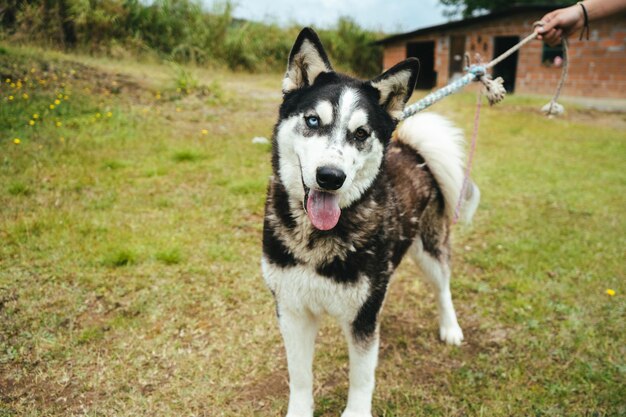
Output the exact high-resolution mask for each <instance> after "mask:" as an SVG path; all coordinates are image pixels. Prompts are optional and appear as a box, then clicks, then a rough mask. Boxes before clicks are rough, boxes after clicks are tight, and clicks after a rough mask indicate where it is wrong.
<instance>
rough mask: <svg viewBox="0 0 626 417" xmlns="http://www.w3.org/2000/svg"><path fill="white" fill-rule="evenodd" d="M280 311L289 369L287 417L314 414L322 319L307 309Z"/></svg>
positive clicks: (311, 416) (304, 416)
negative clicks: (316, 353)
mask: <svg viewBox="0 0 626 417" xmlns="http://www.w3.org/2000/svg"><path fill="white" fill-rule="evenodd" d="M279 314H280V317H279V322H280V331H281V333H282V335H283V340H284V342H285V350H286V351H287V367H288V368H289V408H288V410H287V417H313V352H314V350H315V337H316V335H317V331H318V328H319V318H318V317H315V316H313V315H312V314H310V313H307V312H304V311H301V312H293V311H280V313H279Z"/></svg>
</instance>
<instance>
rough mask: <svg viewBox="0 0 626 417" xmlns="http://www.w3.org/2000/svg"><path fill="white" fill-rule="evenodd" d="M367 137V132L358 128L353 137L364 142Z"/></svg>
mask: <svg viewBox="0 0 626 417" xmlns="http://www.w3.org/2000/svg"><path fill="white" fill-rule="evenodd" d="M368 136H369V133H367V131H366V130H365V129H362V128H358V129H357V130H356V131H355V132H354V137H355V138H356V139H357V140H365V139H367V138H368Z"/></svg>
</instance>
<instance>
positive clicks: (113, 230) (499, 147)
mask: <svg viewBox="0 0 626 417" xmlns="http://www.w3.org/2000/svg"><path fill="white" fill-rule="evenodd" d="M6 51H7V54H8V56H9V57H10V58H11V60H10V61H2V62H10V63H15V67H13V66H12V64H2V65H3V67H2V69H3V71H2V72H3V73H6V74H12V73H16V74H17V73H19V74H20V76H21V77H24V76H25V75H26V74H27V73H28V72H29V71H30V69H31V68H33V67H34V68H35V69H36V71H37V72H36V73H37V74H39V73H40V71H42V68H43V66H42V64H43V63H45V62H48V61H50V62H51V63H53V64H54V65H52V66H51V68H54V71H50V72H49V73H48V74H47V75H45V77H46V79H47V80H50V81H48V82H47V84H46V85H45V86H42V85H39V84H37V85H35V86H33V87H32V88H30V87H28V88H27V87H23V90H24V91H27V93H28V94H29V99H28V100H23V99H22V100H23V101H21V102H17V103H16V102H15V101H13V103H8V101H2V103H1V104H0V113H1V117H0V129H1V130H0V241H1V242H2V244H0V416H4V415H7V416H18V415H20V416H21V415H24V416H52V415H54V416H57V415H58V416H62V415H69V414H85V415H89V416H99V415H103V416H104V415H106V416H109V415H116V416H137V415H149V416H172V415H206V416H233V417H234V416H249V415H250V416H275V415H281V414H284V413H285V412H286V405H287V398H288V390H287V382H286V381H287V371H286V362H285V356H284V352H283V347H282V342H281V339H280V334H279V332H278V328H277V326H276V321H275V312H274V306H273V301H272V297H271V295H270V294H269V291H267V289H266V288H265V286H264V284H263V280H262V278H261V274H260V267H259V259H260V256H261V250H260V241H261V227H262V216H263V203H264V194H265V185H266V180H267V177H268V176H269V175H270V161H269V158H270V154H269V148H268V147H267V146H259V145H253V144H251V139H252V138H253V137H254V136H266V137H269V136H270V135H271V131H272V126H273V123H274V121H275V118H276V115H277V106H278V103H279V100H280V79H281V75H280V74H266V75H248V74H230V73H225V72H218V73H215V72H214V71H212V72H209V71H203V70H202V69H198V68H196V69H194V70H193V71H194V75H193V77H194V80H197V83H198V85H214V86H219V88H216V90H219V91H221V93H220V97H221V98H220V99H219V100H218V102H209V103H207V101H206V97H205V96H204V95H203V94H202V93H199V92H198V93H195V92H191V93H190V94H184V95H176V94H172V95H171V97H170V96H167V99H165V97H163V98H161V99H157V98H156V94H155V92H158V91H161V92H164V93H163V95H164V96H165V95H166V93H165V92H167V91H168V88H171V86H172V85H173V83H175V82H180V81H179V80H178V81H177V78H174V79H172V77H178V75H176V74H174V75H172V71H171V68H170V67H168V66H165V65H156V64H153V65H150V64H141V63H136V62H133V63H131V62H124V61H115V62H113V61H106V60H102V59H94V58H85V57H79V56H67V57H66V56H63V55H60V54H58V53H57V54H53V55H50V54H42V53H41V51H24V50H15V49H13V48H10V47H6ZM84 64H88V65H87V66H85V65H84ZM71 70H74V71H76V73H77V74H78V76H70V75H71ZM64 73H65V74H67V76H66V78H67V79H66V80H65V81H62V79H63V77H62V74H64ZM53 74H56V75H57V80H56V81H55V80H54V79H53V77H52V76H53ZM119 74H123V77H119V76H118V75H119ZM40 76H41V77H43V76H44V75H43V72H41V75H40ZM123 80H126V82H125V83H124V82H123ZM128 80H130V81H132V82H128ZM114 81H115V84H116V85H114ZM2 82H3V84H2V87H1V88H0V99H1V100H6V97H7V95H8V94H9V92H10V89H11V87H10V84H9V86H8V87H7V85H6V83H5V82H4V80H2ZM60 83H64V84H65V86H64V87H63V88H64V89H67V91H70V92H71V93H70V94H67V95H68V96H69V97H68V99H67V100H63V99H61V100H62V102H61V105H60V106H58V107H57V108H55V109H54V110H53V111H54V113H52V112H51V111H50V109H49V108H48V106H49V104H50V103H51V100H54V99H55V97H56V95H58V94H59V89H60V88H61V86H60ZM87 88H89V89H87ZM64 91H65V90H64ZM107 91H109V92H108V93H107ZM111 91H117V93H111ZM20 94H21V93H20ZM14 96H17V95H15V94H14ZM14 100H15V98H14ZM474 100H475V98H474V96H473V94H472V93H465V94H460V95H456V96H453V97H451V98H448V99H446V101H444V102H442V103H440V104H438V105H437V106H436V110H437V111H439V112H442V113H444V114H446V115H448V116H449V117H451V118H452V119H453V120H454V121H455V122H457V123H458V125H459V126H461V127H462V128H464V129H465V131H466V132H467V133H469V132H470V131H471V128H472V126H471V124H472V120H473V110H474V108H473V106H474ZM52 102H53V101H52ZM542 104H543V103H542V100H540V99H537V98H532V97H508V98H507V99H506V100H505V102H504V103H502V104H500V105H498V106H496V107H493V108H486V107H485V108H484V110H483V113H482V115H481V126H480V136H479V141H478V148H477V155H476V160H475V165H474V168H473V177H474V179H475V180H476V182H477V183H478V184H479V186H480V187H481V190H482V193H483V200H482V202H481V206H480V208H479V211H478V213H477V216H476V218H475V220H474V225H473V226H472V227H471V228H464V227H456V228H455V236H454V252H455V253H454V279H453V284H452V285H453V294H454V297H455V300H456V306H457V310H458V313H459V320H460V324H461V326H462V327H463V328H464V331H465V335H466V342H465V343H464V344H463V345H462V346H461V347H459V348H456V347H449V346H444V345H442V344H441V343H439V342H438V340H437V326H436V311H435V308H434V300H433V297H432V295H431V294H430V292H429V290H428V288H426V287H425V286H424V285H422V284H421V283H420V281H419V280H417V279H416V274H417V271H416V268H415V267H414V265H412V264H411V263H410V262H408V261H407V262H405V263H404V264H403V265H402V266H401V268H400V270H399V271H398V274H397V277H396V279H395V281H394V282H393V284H392V286H391V289H390V293H389V296H388V299H387V302H386V304H385V310H384V312H383V319H382V328H381V336H382V342H381V352H380V360H379V367H378V371H377V388H376V391H375V396H374V410H375V413H376V415H378V416H385V417H390V416H398V417H399V416H465V415H471V416H474V415H476V416H512V415H516V416H517V415H519V416H528V415H532V416H569V415H598V416H615V415H623V414H626V408H625V403H624V400H623V398H624V397H625V394H626V390H625V388H624V383H623V381H624V379H625V372H626V364H625V363H624V359H623V358H624V353H625V352H624V345H625V342H626V337H625V336H624V335H625V330H626V328H625V327H626V326H625V324H624V317H625V306H626V303H625V302H624V293H625V291H626V288H625V287H624V252H623V248H624V247H626V245H625V243H626V242H625V240H626V239H625V236H626V233H625V231H626V227H625V224H624V216H623V210H624V207H626V204H625V203H626V201H625V200H626V197H624V196H625V195H626V183H625V182H624V174H623V166H624V160H625V156H626V140H625V137H624V133H623V132H624V128H625V126H626V120H625V118H624V115H623V114H603V113H597V112H589V111H585V110H583V109H580V108H571V109H570V111H569V113H568V115H567V116H566V117H564V118H562V119H553V120H548V119H546V118H544V117H543V116H541V115H540V114H539V112H538V110H537V109H538V108H539V107H540V106H541V105H542ZM177 108H179V109H180V111H177V110H176V109H177ZM46 109H47V110H46ZM57 110H58V113H57V112H56V111H57ZM46 111H48V112H47V113H46ZM35 112H39V114H40V116H41V115H45V117H44V116H41V122H40V123H38V124H36V125H35V127H34V128H33V127H31V126H29V125H28V120H30V119H29V117H32V114H34V113H35ZM108 112H110V113H111V115H110V116H108V115H107V114H108ZM97 114H100V117H98V116H97ZM56 121H60V122H61V126H56ZM203 130H207V132H208V133H207V134H204V133H203V132H202V131H203ZM14 138H19V139H20V143H19V144H14V142H13V139H14ZM61 138H63V140H61ZM609 288H611V289H614V290H615V291H616V295H615V296H609V295H607V294H606V289H609ZM316 352H317V353H316V362H315V376H316V379H315V392H316V416H320V417H326V416H336V415H339V414H340V412H341V410H342V407H343V406H344V404H345V400H346V395H347V354H346V348H345V343H344V341H343V338H342V336H341V332H340V331H339V329H338V328H337V327H336V325H335V324H333V323H332V321H331V320H327V321H325V324H324V326H323V328H322V331H321V333H320V337H319V338H318V346H317V351H316Z"/></svg>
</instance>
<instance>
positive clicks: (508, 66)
mask: <svg viewBox="0 0 626 417" xmlns="http://www.w3.org/2000/svg"><path fill="white" fill-rule="evenodd" d="M518 42H519V36H496V37H494V38H493V57H494V58H495V57H497V56H500V55H502V53H504V52H506V51H507V50H508V49H510V48H511V47H513V46H514V45H515V44H517V43H518ZM517 57H518V53H517V51H516V52H515V53H514V54H513V55H511V56H510V57H508V58H507V59H505V60H504V61H502V62H500V63H499V64H498V65H496V66H495V67H493V78H498V77H502V78H503V79H504V88H506V91H507V93H512V92H513V91H515V75H516V74H517Z"/></svg>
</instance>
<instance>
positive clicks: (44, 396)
mask: <svg viewBox="0 0 626 417" xmlns="http://www.w3.org/2000/svg"><path fill="white" fill-rule="evenodd" d="M94 401H95V394H93V393H89V392H82V391H81V390H80V388H79V387H78V386H76V385H75V383H73V382H72V380H71V379H70V380H69V381H68V382H67V383H65V384H63V383H60V382H52V381H48V380H45V379H40V378H32V379H31V378H29V379H28V380H27V379H26V378H22V379H20V380H15V379H11V378H8V377H4V376H0V403H4V404H9V405H10V404H14V405H13V406H12V407H15V406H16V405H18V404H23V403H33V404H35V405H36V408H37V409H39V410H48V411H52V412H59V413H63V414H65V413H67V412H68V411H70V410H80V409H86V408H88V407H89V406H90V405H91V404H92V403H93V402H94ZM0 411H3V410H2V409H0ZM8 411H9V412H16V410H12V409H11V408H9V409H8ZM9 415H11V414H9Z"/></svg>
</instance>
